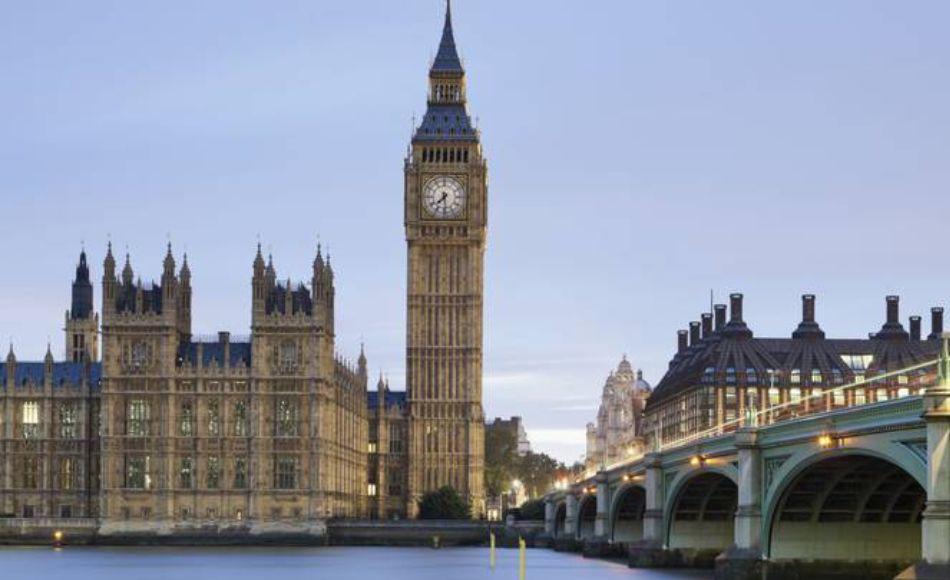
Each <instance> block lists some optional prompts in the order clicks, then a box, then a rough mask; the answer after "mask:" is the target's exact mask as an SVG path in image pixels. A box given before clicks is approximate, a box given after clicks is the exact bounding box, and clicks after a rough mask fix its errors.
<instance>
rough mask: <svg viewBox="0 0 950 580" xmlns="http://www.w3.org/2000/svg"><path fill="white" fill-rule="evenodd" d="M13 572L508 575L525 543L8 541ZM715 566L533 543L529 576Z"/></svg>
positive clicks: (666, 579)
mask: <svg viewBox="0 0 950 580" xmlns="http://www.w3.org/2000/svg"><path fill="white" fill-rule="evenodd" d="M0 571H2V572H0V577H2V578H4V579H5V580H19V579H21V578H23V579H31V580H40V579H46V578H51V579H52V578H70V579H72V580H92V579H95V580H120V579H121V580H130V579H134V580H168V579H172V580H198V579H200V580H209V579H213V578H227V579H228V580H250V579H259V578H266V579H272V580H278V579H279V580H303V579H307V580H313V579H314V578H332V579H333V580H337V579H339V580H358V579H359V580H362V579H366V578H371V579H374V580H404V579H405V580H409V579H412V580H442V579H445V578H450V579H451V580H489V579H491V580H507V579H509V578H511V579H513V580H514V579H517V578H518V552H517V550H498V557H497V564H496V566H495V569H494V570H492V569H491V568H490V567H489V558H488V549H487V548H445V549H442V550H432V549H429V548H272V547H266V548H244V547H241V548H180V547H177V548H159V547H149V548H105V547H78V546H77V547H66V548H63V549H59V550H55V549H52V548H47V547H3V548H0ZM711 577H712V573H711V571H695V570H662V571H661V570H633V569H630V568H628V567H627V566H626V565H624V564H621V563H614V562H605V561H603V560H588V559H584V558H582V557H580V556H579V555H576V554H560V553H556V552H552V551H549V550H540V549H539V550H528V552H527V578H538V579H543V580H576V579H578V578H598V579H604V580H608V579H612V578H633V579H637V580H649V579H656V580H673V579H685V578H711Z"/></svg>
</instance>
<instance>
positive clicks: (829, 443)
mask: <svg viewBox="0 0 950 580" xmlns="http://www.w3.org/2000/svg"><path fill="white" fill-rule="evenodd" d="M818 446H819V447H821V448H822V449H830V448H832V447H840V446H841V438H839V437H836V436H835V435H831V434H828V433H822V434H821V435H819V436H818Z"/></svg>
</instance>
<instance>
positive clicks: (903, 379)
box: [897, 375, 910, 385]
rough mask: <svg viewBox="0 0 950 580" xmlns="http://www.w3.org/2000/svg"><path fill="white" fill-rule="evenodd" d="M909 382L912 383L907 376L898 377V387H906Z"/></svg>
mask: <svg viewBox="0 0 950 580" xmlns="http://www.w3.org/2000/svg"><path fill="white" fill-rule="evenodd" d="M908 382H910V381H909V379H908V378H907V375H898V376H897V384H898V385H906V384H907V383H908Z"/></svg>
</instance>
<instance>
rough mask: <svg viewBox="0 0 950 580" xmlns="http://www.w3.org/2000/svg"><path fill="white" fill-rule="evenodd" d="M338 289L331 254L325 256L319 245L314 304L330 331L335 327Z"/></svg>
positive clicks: (314, 262) (314, 261)
mask: <svg viewBox="0 0 950 580" xmlns="http://www.w3.org/2000/svg"><path fill="white" fill-rule="evenodd" d="M335 293H336V291H335V290H334V288H333V267H332V266H331V265H330V255H329V254H327V257H326V260H324V258H323V250H322V248H321V247H320V245H319V244H318V245H317V256H316V257H315V258H314V260H313V304H314V307H315V308H316V310H317V312H319V313H320V315H321V316H323V320H324V324H325V326H326V328H327V330H328V331H329V332H331V333H332V332H333V328H334V310H333V302H334V297H335Z"/></svg>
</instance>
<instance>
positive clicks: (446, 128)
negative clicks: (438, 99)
mask: <svg viewBox="0 0 950 580" xmlns="http://www.w3.org/2000/svg"><path fill="white" fill-rule="evenodd" d="M415 140H416V141H477V140H478V132H477V131H476V130H475V128H474V126H473V125H472V119H471V117H469V116H468V111H466V110H465V106H464V105H461V104H434V103H430V104H429V107H428V109H427V110H426V114H425V116H424V117H423V118H422V123H420V125H419V128H418V129H417V130H416V135H415Z"/></svg>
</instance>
